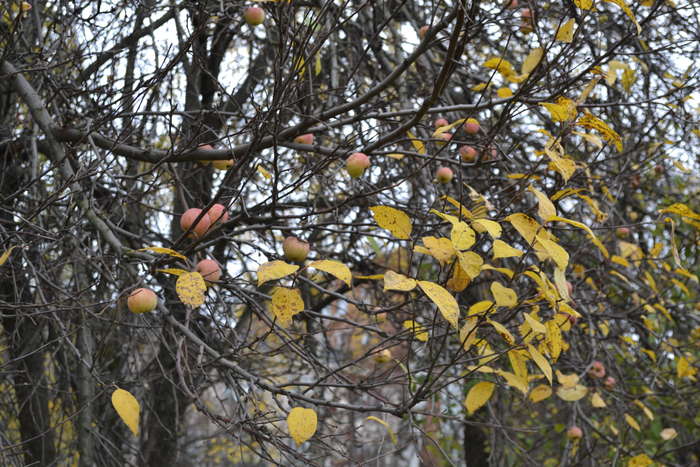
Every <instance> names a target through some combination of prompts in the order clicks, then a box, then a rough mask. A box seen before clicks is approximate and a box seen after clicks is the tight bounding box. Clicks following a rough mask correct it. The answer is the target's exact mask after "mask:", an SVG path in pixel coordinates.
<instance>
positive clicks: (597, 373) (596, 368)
mask: <svg viewBox="0 0 700 467" xmlns="http://www.w3.org/2000/svg"><path fill="white" fill-rule="evenodd" d="M588 376H590V377H591V378H596V379H600V378H604V377H605V365H603V363H602V362H599V361H598V360H594V361H593V363H591V366H590V368H589V369H588Z"/></svg>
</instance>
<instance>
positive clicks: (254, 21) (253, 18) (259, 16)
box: [243, 6, 265, 26]
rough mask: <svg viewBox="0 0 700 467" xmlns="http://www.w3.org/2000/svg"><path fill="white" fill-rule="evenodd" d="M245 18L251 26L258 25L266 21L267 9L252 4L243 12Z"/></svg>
mask: <svg viewBox="0 0 700 467" xmlns="http://www.w3.org/2000/svg"><path fill="white" fill-rule="evenodd" d="M243 19H245V22H246V23H248V24H249V25H251V26H258V25H260V24H262V23H263V21H265V10H263V9H262V8H260V7H257V6H251V7H248V8H246V9H245V11H244V12H243Z"/></svg>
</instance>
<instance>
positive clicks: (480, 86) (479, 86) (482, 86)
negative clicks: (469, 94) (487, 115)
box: [471, 83, 487, 92]
mask: <svg viewBox="0 0 700 467" xmlns="http://www.w3.org/2000/svg"><path fill="white" fill-rule="evenodd" d="M486 87H487V85H486V83H479V84H476V85H474V86H472V87H471V90H472V91H476V92H479V91H483V90H484V89H486Z"/></svg>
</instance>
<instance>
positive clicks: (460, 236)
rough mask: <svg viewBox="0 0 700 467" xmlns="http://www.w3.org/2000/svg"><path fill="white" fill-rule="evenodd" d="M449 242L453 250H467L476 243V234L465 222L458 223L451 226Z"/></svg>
mask: <svg viewBox="0 0 700 467" xmlns="http://www.w3.org/2000/svg"><path fill="white" fill-rule="evenodd" d="M450 240H452V246H454V249H455V250H460V251H461V250H467V249H469V248H471V247H472V246H473V245H474V243H475V242H476V234H475V233H474V231H473V230H472V229H471V228H470V227H469V226H468V225H467V224H466V223H465V222H458V223H456V224H454V225H453V226H452V231H451V232H450Z"/></svg>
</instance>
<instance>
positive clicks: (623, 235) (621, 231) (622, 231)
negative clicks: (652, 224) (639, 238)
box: [615, 227, 630, 238]
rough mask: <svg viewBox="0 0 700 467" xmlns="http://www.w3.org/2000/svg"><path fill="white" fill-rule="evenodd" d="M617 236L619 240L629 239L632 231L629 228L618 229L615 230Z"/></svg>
mask: <svg viewBox="0 0 700 467" xmlns="http://www.w3.org/2000/svg"><path fill="white" fill-rule="evenodd" d="M615 235H617V238H627V237H629V235H630V229H629V228H628V227H618V228H617V229H615Z"/></svg>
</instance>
